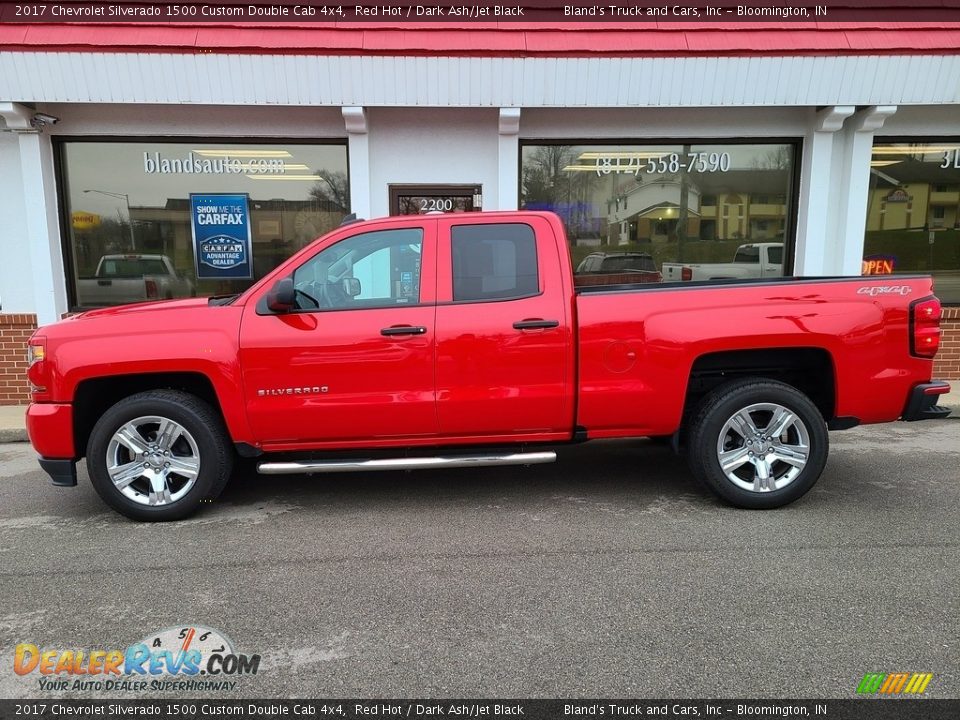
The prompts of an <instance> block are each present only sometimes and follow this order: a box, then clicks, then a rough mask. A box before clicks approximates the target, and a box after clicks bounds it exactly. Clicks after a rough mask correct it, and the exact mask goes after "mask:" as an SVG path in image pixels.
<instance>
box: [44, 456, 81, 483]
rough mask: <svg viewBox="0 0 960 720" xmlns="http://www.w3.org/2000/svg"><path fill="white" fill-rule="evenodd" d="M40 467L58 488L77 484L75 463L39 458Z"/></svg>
mask: <svg viewBox="0 0 960 720" xmlns="http://www.w3.org/2000/svg"><path fill="white" fill-rule="evenodd" d="M40 467H42V468H43V469H44V471H45V472H46V473H47V475H49V476H50V481H51V482H52V483H53V484H54V485H59V486H60V487H73V486H75V485H76V484H77V461H76V460H55V459H51V458H43V457H42V458H40Z"/></svg>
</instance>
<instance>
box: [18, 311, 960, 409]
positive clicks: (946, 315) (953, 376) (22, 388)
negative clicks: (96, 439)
mask: <svg viewBox="0 0 960 720" xmlns="http://www.w3.org/2000/svg"><path fill="white" fill-rule="evenodd" d="M940 327H941V328H942V330H943V337H942V338H941V340H940V352H939V353H938V354H937V359H936V360H935V361H934V366H933V377H934V378H936V379H938V380H960V307H946V308H944V309H943V320H942V322H941V325H940ZM36 329H37V316H36V315H30V314H25V313H0V405H25V404H26V403H28V402H30V384H29V383H28V382H27V340H29V339H30V336H31V335H32V334H33V331H34V330H36Z"/></svg>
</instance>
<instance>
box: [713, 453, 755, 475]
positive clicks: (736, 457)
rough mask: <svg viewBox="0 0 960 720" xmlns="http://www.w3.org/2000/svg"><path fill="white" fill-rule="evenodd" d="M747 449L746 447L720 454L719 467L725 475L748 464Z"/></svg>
mask: <svg viewBox="0 0 960 720" xmlns="http://www.w3.org/2000/svg"><path fill="white" fill-rule="evenodd" d="M749 452H750V451H749V449H748V448H746V447H741V448H736V449H735V450H726V451H725V452H722V453H720V467H722V468H723V471H724V472H725V473H728V472H733V471H734V470H736V469H737V468H738V467H740V466H742V465H745V464H746V463H748V462H750V455H749Z"/></svg>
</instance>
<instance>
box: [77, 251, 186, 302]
mask: <svg viewBox="0 0 960 720" xmlns="http://www.w3.org/2000/svg"><path fill="white" fill-rule="evenodd" d="M196 294H197V291H196V288H195V287H194V285H193V283H192V282H190V280H189V279H188V278H187V277H185V276H184V275H183V274H181V273H179V272H177V270H176V268H174V266H173V261H172V260H171V259H170V258H169V257H167V256H166V255H139V254H130V253H128V254H126V255H104V256H103V257H102V258H100V262H99V263H98V264H97V271H96V273H95V274H94V275H93V277H81V278H78V279H77V299H78V300H79V301H80V304H81V305H83V306H86V307H100V306H104V305H120V304H122V303H132V302H140V301H142V300H168V299H170V298H180V297H188V296H190V297H192V296H194V295H196Z"/></svg>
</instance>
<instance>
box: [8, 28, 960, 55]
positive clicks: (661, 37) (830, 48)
mask: <svg viewBox="0 0 960 720" xmlns="http://www.w3.org/2000/svg"><path fill="white" fill-rule="evenodd" d="M0 50H25V51H49V52H61V51H67V52H105V51H119V52H172V53H178V52H180V53H183V52H185V53H196V52H230V53H251V54H272V53H294V54H317V55H338V54H366V55H437V54H445V55H465V56H494V57H527V56H533V57H538V56H546V57H549V56H559V57H570V56H593V57H596V56H600V57H603V56H607V57H633V56H638V57H641V56H660V55H665V56H697V55H709V56H713V55H738V56H742V55H746V56H751V55H820V54H828V53H837V52H839V53H842V54H880V55H896V54H911V53H923V54H930V53H938V54H949V55H956V54H960V23H952V24H938V25H934V24H922V23H887V24H883V23H876V24H870V25H867V24H855V25H854V24H851V23H834V24H827V23H792V24H790V25H789V26H785V25H784V24H769V25H768V24H766V23H722V24H720V23H717V24H712V23H711V24H699V25H697V24H694V23H660V24H658V25H651V24H649V23H633V24H630V25H624V24H617V25H616V26H611V25H604V24H602V23H567V24H557V25H547V24H539V25H533V24H530V23H522V24H519V23H502V24H497V23H483V24H479V23H478V24H473V25H470V26H468V27H465V26H464V25H462V24H457V25H455V26H450V25H448V24H445V23H408V24H404V25H397V24H390V23H375V24H374V23H263V24H260V23H257V24H252V23H247V24H244V25H229V24H199V23H198V24H187V23H177V24H169V25H161V24H149V25H148V24H135V23H123V24H57V23H42V24H3V25H0Z"/></svg>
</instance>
